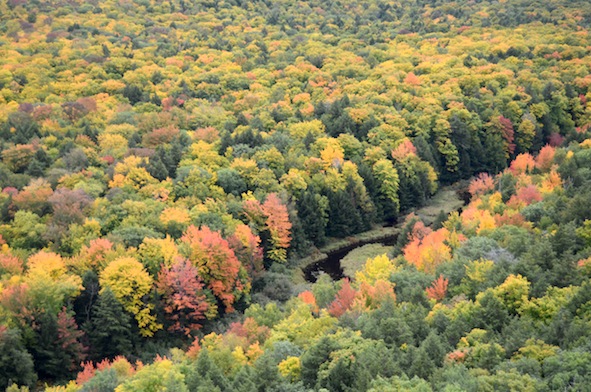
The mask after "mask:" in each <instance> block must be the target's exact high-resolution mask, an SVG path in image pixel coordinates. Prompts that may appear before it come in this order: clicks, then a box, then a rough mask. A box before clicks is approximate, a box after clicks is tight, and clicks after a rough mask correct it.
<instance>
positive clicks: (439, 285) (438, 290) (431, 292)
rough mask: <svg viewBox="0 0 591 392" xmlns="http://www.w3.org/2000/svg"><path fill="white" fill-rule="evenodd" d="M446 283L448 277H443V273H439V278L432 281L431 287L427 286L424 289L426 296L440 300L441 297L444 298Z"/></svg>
mask: <svg viewBox="0 0 591 392" xmlns="http://www.w3.org/2000/svg"><path fill="white" fill-rule="evenodd" d="M448 283H449V279H445V278H444V277H443V275H439V278H437V279H436V280H435V281H433V283H432V284H431V287H427V289H426V290H425V291H426V292H427V297H429V298H431V299H434V300H436V301H441V300H442V299H443V298H445V294H447V284H448Z"/></svg>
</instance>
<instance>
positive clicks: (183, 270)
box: [156, 259, 209, 335]
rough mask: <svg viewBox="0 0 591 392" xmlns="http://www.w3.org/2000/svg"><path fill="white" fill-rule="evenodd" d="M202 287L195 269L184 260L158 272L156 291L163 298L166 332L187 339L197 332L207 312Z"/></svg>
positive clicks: (207, 306) (207, 305)
mask: <svg viewBox="0 0 591 392" xmlns="http://www.w3.org/2000/svg"><path fill="white" fill-rule="evenodd" d="M203 286H204V285H203V282H201V279H200V278H199V276H198V271H197V268H196V267H195V266H193V265H192V264H191V262H190V261H188V260H182V259H181V260H178V261H177V262H175V263H174V264H173V265H172V266H171V267H164V268H162V270H160V273H159V274H158V281H157V283H156V288H157V289H158V291H159V292H160V293H161V294H162V296H163V300H164V311H165V312H166V313H167V314H168V317H169V319H170V321H171V322H172V325H170V327H169V330H170V331H178V332H182V333H184V334H185V335H189V334H191V333H192V332H193V331H194V330H198V329H200V328H201V324H200V321H201V320H203V319H204V318H205V313H206V311H207V310H208V308H209V304H208V303H207V298H206V296H205V294H204V293H203Z"/></svg>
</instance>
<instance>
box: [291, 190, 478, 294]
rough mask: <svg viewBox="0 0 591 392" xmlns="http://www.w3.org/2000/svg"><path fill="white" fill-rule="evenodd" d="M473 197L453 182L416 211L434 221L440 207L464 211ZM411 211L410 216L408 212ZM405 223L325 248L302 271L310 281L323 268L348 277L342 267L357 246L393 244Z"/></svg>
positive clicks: (428, 221)
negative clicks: (374, 235) (385, 231)
mask: <svg viewBox="0 0 591 392" xmlns="http://www.w3.org/2000/svg"><path fill="white" fill-rule="evenodd" d="M468 201H469V195H468V196H467V195H466V191H465V189H464V188H462V187H460V186H459V184H454V185H450V186H448V187H445V188H442V189H441V190H440V191H439V192H438V193H437V194H436V195H435V196H434V197H433V198H432V199H431V200H430V202H429V204H428V205H427V206H425V207H422V208H421V209H419V210H417V211H414V212H412V213H414V214H415V215H417V216H418V217H419V218H421V219H422V220H423V222H424V223H425V224H426V225H428V226H429V225H431V224H432V223H433V222H434V221H435V217H436V216H437V214H439V212H440V211H443V212H444V213H446V214H449V213H451V212H452V211H460V212H461V210H462V207H463V206H464V205H466V204H467V203H468ZM408 215H409V214H407V215H406V216H408ZM404 220H405V219H403V217H400V219H399V222H404ZM402 224H403V223H399V224H397V225H394V226H390V227H391V228H392V231H391V233H389V234H386V235H383V236H380V237H378V238H372V239H368V240H354V241H352V242H351V243H349V244H346V245H344V246H342V247H339V248H337V249H334V250H330V251H325V252H322V249H320V251H321V252H322V253H324V255H323V257H321V258H320V259H319V260H316V261H314V262H312V263H309V264H307V265H305V266H303V267H302V272H303V275H304V278H305V280H306V281H308V282H310V283H314V282H316V279H317V278H318V275H319V274H320V273H322V272H324V273H326V274H328V275H329V276H330V277H331V278H332V279H333V280H339V279H342V278H344V277H345V276H344V274H343V268H342V267H341V260H342V259H343V258H344V257H345V256H347V254H349V252H351V251H352V250H354V249H357V248H359V247H361V246H364V245H368V244H382V245H385V246H393V245H395V244H396V242H397V240H398V234H399V228H400V227H401V226H402Z"/></svg>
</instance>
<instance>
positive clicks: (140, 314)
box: [99, 257, 162, 336]
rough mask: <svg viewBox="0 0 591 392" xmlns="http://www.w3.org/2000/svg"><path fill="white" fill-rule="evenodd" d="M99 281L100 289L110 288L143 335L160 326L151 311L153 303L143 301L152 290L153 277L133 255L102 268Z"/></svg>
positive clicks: (150, 333)
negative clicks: (133, 318)
mask: <svg viewBox="0 0 591 392" xmlns="http://www.w3.org/2000/svg"><path fill="white" fill-rule="evenodd" d="M99 282H100V284H101V286H102V291H104V290H105V289H106V288H107V287H108V288H110V289H111V291H112V292H113V294H115V297H116V298H117V299H118V300H119V302H121V304H122V305H123V307H124V308H125V310H126V311H128V312H130V313H131V314H133V315H134V316H135V319H136V321H137V323H138V326H139V328H140V333H141V334H142V335H143V336H152V335H154V332H156V331H158V330H159V329H161V328H162V325H160V324H158V323H157V322H156V317H155V316H154V315H153V314H152V313H151V310H152V309H153V308H154V305H153V304H146V303H145V302H144V296H146V295H147V294H148V293H149V292H150V291H151V290H152V284H153V279H152V277H151V276H150V274H148V272H146V270H145V269H144V266H143V265H142V263H140V262H139V261H137V260H136V259H134V258H133V257H119V258H118V259H115V260H113V261H112V262H111V263H110V264H109V265H108V266H107V267H106V268H105V269H104V270H103V272H102V273H101V275H100V277H99Z"/></svg>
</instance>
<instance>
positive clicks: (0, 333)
mask: <svg viewBox="0 0 591 392" xmlns="http://www.w3.org/2000/svg"><path fill="white" fill-rule="evenodd" d="M36 379H37V377H36V375H35V371H34V368H33V358H32V357H31V354H29V353H28V352H27V350H26V349H25V347H24V346H23V343H22V341H21V337H20V333H19V331H18V330H16V329H8V328H6V327H0V389H1V390H4V389H5V388H7V387H8V386H9V385H11V384H12V383H15V384H18V385H27V386H30V387H31V386H33V384H34V383H35V381H36Z"/></svg>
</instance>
